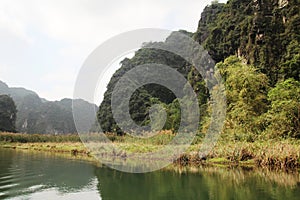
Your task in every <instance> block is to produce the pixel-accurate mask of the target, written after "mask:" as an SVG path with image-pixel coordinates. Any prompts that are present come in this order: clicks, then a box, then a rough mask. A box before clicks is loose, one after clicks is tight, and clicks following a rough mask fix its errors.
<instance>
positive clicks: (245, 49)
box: [195, 0, 300, 84]
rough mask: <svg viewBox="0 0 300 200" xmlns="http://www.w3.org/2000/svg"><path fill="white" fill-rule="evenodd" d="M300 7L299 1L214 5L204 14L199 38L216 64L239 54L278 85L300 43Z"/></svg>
mask: <svg viewBox="0 0 300 200" xmlns="http://www.w3.org/2000/svg"><path fill="white" fill-rule="evenodd" d="M299 7H300V3H299V1H298V0H229V1H228V3H227V4H218V5H211V6H208V7H207V8H206V9H205V10H204V12H203V13H202V15H201V19H200V21H199V27H198V30H197V32H196V33H195V39H196V40H197V41H199V42H200V43H201V44H203V45H204V47H205V48H206V49H207V50H208V51H209V53H210V55H211V56H212V57H213V58H214V59H215V61H216V62H219V61H222V60H224V59H225V58H227V57H228V56H230V55H234V54H235V55H237V56H239V57H242V58H245V60H246V61H247V63H250V64H254V65H256V66H258V67H259V68H260V69H261V71H262V72H263V73H265V74H267V75H268V76H269V78H270V79H271V82H272V84H275V83H276V82H277V80H278V79H279V78H280V73H279V72H280V70H281V66H282V65H283V64H284V63H285V61H286V57H287V56H288V48H289V46H290V44H291V43H295V41H296V42H299V29H300V17H299V13H300V10H299ZM212 15H214V16H212Z"/></svg>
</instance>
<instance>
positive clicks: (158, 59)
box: [98, 0, 300, 133]
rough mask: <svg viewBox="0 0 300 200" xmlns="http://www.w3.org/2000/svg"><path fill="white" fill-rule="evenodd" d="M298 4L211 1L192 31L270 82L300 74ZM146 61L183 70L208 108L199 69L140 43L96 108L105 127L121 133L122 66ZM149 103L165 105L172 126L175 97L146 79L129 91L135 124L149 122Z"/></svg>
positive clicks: (295, 0) (212, 49) (288, 0)
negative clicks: (116, 99)
mask: <svg viewBox="0 0 300 200" xmlns="http://www.w3.org/2000/svg"><path fill="white" fill-rule="evenodd" d="M299 8H300V3H299V0H229V1H228V3H226V4H220V3H213V4H212V5H210V6H207V7H206V8H205V9H204V11H203V13H202V14H201V19H200V21H199V24H198V30H197V31H196V33H194V34H193V35H192V37H193V38H194V39H195V40H196V41H198V42H199V43H200V44H202V46H204V48H205V49H206V50H207V51H208V52H209V54H210V55H211V57H212V58H213V59H214V60H215V61H216V62H220V61H223V60H225V59H226V58H228V57H229V56H231V55H237V56H239V57H241V58H243V59H242V60H244V61H245V62H246V63H250V64H253V65H255V66H256V68H258V69H259V70H260V72H262V73H264V74H266V75H267V76H268V78H269V80H270V82H271V86H274V85H275V84H276V83H277V82H278V80H282V79H287V78H294V79H295V80H299V79H300V77H299V76H300V53H299V52H300V47H299V43H300V42H299V39H300V16H299V13H300V10H299ZM188 35H189V34H188ZM168 42H172V43H173V44H175V45H176V44H177V43H178V41H176V39H172V35H171V36H170V37H169V38H168V39H167V40H166V41H165V43H168ZM145 63H160V64H165V65H167V66H170V67H173V68H174V69H175V70H177V71H179V72H180V73H182V75H184V76H185V77H186V78H187V79H188V80H189V82H190V84H191V85H192V87H193V88H194V90H195V92H196V93H197V95H198V100H199V102H200V104H201V105H200V106H203V110H204V112H206V110H205V109H206V107H205V106H206V103H207V100H208V97H209V94H208V93H207V91H206V85H205V83H204V81H203V79H202V77H201V76H200V75H199V74H197V70H194V69H193V67H191V65H189V64H188V63H186V62H184V61H183V60H182V59H180V58H177V57H174V55H173V56H172V55H170V54H169V53H167V52H163V51H161V50H155V49H146V48H142V49H140V50H138V51H137V52H136V53H135V56H134V57H133V58H132V59H125V60H124V61H122V63H121V64H122V67H121V68H120V69H119V70H118V71H116V72H115V74H114V75H113V77H112V78H111V81H110V82H109V84H108V86H107V91H106V93H105V95H104V100H103V102H102V103H101V105H100V108H99V111H98V121H99V122H100V125H101V128H102V130H103V131H104V132H119V133H121V130H120V129H119V127H118V125H117V124H116V122H115V120H114V118H113V115H112V109H111V96H112V91H113V89H114V86H115V85H116V83H117V82H118V81H119V80H120V78H121V77H122V76H123V75H124V74H125V73H126V72H128V71H129V70H130V69H132V68H134V67H135V66H138V65H141V64H145ZM197 77H198V78H197ZM266 82H268V81H266ZM152 103H155V104H156V103H159V104H163V105H164V107H165V108H166V110H167V112H168V116H167V122H166V124H167V125H166V126H165V127H164V128H165V129H172V130H176V127H178V124H179V122H180V110H179V107H178V99H175V97H174V95H173V94H172V93H170V91H168V90H166V89H165V88H162V87H159V86H157V85H146V86H144V87H141V88H139V89H138V90H137V91H136V92H135V93H134V94H133V95H132V98H131V100H130V103H129V107H130V114H131V117H132V119H133V120H134V121H135V122H136V123H137V124H139V125H145V124H147V122H149V107H150V106H151V104H152Z"/></svg>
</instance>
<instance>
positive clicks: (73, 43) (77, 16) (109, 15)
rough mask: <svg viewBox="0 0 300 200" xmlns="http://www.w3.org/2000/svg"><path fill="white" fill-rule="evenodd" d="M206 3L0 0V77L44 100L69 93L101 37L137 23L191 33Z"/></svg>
mask: <svg viewBox="0 0 300 200" xmlns="http://www.w3.org/2000/svg"><path fill="white" fill-rule="evenodd" d="M210 2H211V0H118V1H117V0H105V1H104V0H88V1H87V0H0V80H2V81H4V82H6V83H7V84H8V85H10V86H17V87H19V86H20V87H25V88H27V89H31V90H34V91H36V92H37V93H38V94H39V95H40V96H41V97H43V98H46V99H48V100H60V99H61V98H64V97H69V98H72V95H73V88H74V83H75V80H76V77H77V73H78V71H79V69H80V67H81V65H82V64H83V62H84V60H85V59H86V58H87V56H88V55H89V54H90V53H91V52H92V51H93V50H94V49H95V48H96V47H97V46H98V45H100V44H101V43H102V42H104V41H105V40H107V39H109V38H111V37H112V36H115V35H117V34H120V33H122V32H125V31H130V30H134V29H138V28H162V29H169V30H178V29H186V30H188V31H192V32H195V30H196V28H197V25H198V21H199V19H200V14H201V11H202V10H203V8H204V7H205V6H206V5H208V4H210ZM220 2H226V0H223V1H220Z"/></svg>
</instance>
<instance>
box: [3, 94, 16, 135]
mask: <svg viewBox="0 0 300 200" xmlns="http://www.w3.org/2000/svg"><path fill="white" fill-rule="evenodd" d="M16 114H17V109H16V105H15V103H14V101H13V99H12V98H11V97H9V96H8V95H0V131H7V132H16Z"/></svg>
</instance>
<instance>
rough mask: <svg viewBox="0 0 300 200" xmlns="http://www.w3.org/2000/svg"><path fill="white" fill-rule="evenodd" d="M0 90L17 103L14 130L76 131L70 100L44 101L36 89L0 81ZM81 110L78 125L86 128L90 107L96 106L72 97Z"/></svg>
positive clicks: (89, 116) (24, 131) (91, 109)
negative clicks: (8, 84)
mask: <svg viewBox="0 0 300 200" xmlns="http://www.w3.org/2000/svg"><path fill="white" fill-rule="evenodd" d="M0 94H8V95H10V96H11V97H12V98H13V100H14V101H15V103H16V106H17V110H18V113H17V117H16V130H17V131H18V132H22V133H41V134H46V133H49V134H55V133H57V134H63V133H64V134H65V133H76V127H75V124H74V120H73V113H72V100H71V99H62V100H61V101H54V102H51V101H47V100H45V99H42V98H40V97H39V96H38V95H37V94H36V93H34V92H32V91H30V90H26V89H23V88H10V87H8V86H7V85H6V84H5V83H3V82H1V81H0ZM73 103H74V105H76V108H77V110H78V111H79V112H80V113H81V115H80V116H81V119H80V120H78V121H79V123H81V124H80V127H81V128H83V129H84V130H81V131H89V129H90V128H91V125H92V123H93V122H94V121H95V119H94V116H93V111H94V109H96V106H95V105H93V104H90V103H88V102H86V101H83V100H80V99H78V100H75V101H74V102H73Z"/></svg>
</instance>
